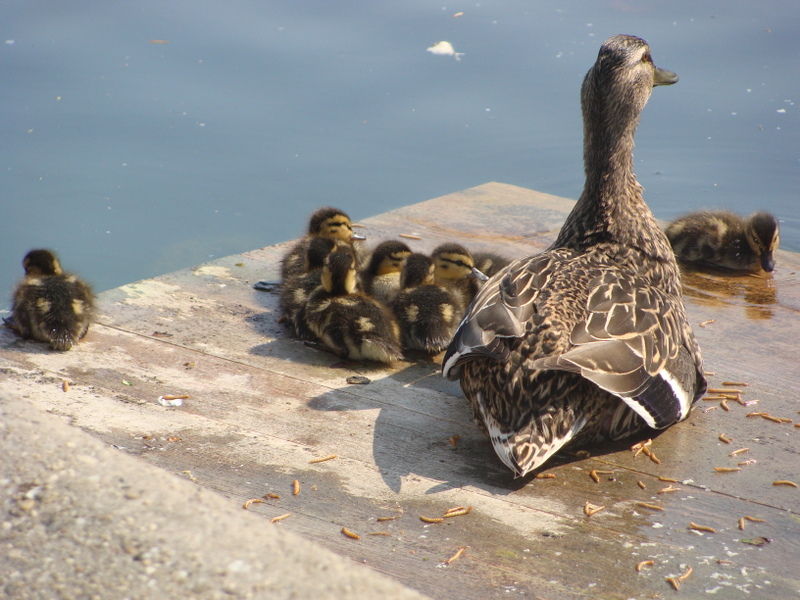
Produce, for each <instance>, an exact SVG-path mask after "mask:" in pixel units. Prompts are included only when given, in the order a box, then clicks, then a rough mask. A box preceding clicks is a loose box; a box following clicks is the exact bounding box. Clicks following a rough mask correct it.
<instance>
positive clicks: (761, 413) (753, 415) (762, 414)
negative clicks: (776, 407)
mask: <svg viewBox="0 0 800 600" xmlns="http://www.w3.org/2000/svg"><path fill="white" fill-rule="evenodd" d="M766 414H767V413H763V412H751V413H747V415H745V416H747V417H762V416H764V415H766Z"/></svg>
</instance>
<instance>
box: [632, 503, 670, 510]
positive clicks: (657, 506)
mask: <svg viewBox="0 0 800 600" xmlns="http://www.w3.org/2000/svg"><path fill="white" fill-rule="evenodd" d="M634 504H635V505H636V506H641V507H642V508H649V509H650V510H664V509H663V508H662V507H660V506H659V505H658V504H650V503H648V502H634Z"/></svg>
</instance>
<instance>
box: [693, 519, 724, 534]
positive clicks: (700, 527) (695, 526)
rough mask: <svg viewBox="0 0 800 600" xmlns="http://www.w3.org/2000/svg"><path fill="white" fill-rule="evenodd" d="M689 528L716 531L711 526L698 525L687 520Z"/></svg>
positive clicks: (709, 531)
mask: <svg viewBox="0 0 800 600" xmlns="http://www.w3.org/2000/svg"><path fill="white" fill-rule="evenodd" d="M689 529H694V530H695V531H707V532H708V533H717V530H716V529H714V528H713V527H708V526H706V525H698V524H697V523H692V522H691V521H689Z"/></svg>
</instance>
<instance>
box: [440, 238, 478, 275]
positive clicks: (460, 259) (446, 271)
mask: <svg viewBox="0 0 800 600" xmlns="http://www.w3.org/2000/svg"><path fill="white" fill-rule="evenodd" d="M431 258H432V259H433V264H434V272H435V274H436V279H438V280H442V281H445V280H450V281H453V280H459V279H466V278H467V277H474V278H476V279H477V280H479V281H486V280H487V279H489V278H488V277H487V276H486V275H484V274H483V273H481V272H480V271H479V270H478V269H477V268H476V267H475V261H474V260H473V258H472V254H470V252H469V250H467V249H466V248H464V246H461V245H459V244H452V243H448V244H442V245H441V246H438V247H437V248H435V249H434V251H433V252H432V253H431Z"/></svg>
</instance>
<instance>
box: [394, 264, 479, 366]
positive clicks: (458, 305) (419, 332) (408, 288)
mask: <svg viewBox="0 0 800 600" xmlns="http://www.w3.org/2000/svg"><path fill="white" fill-rule="evenodd" d="M434 269H435V265H434V263H433V259H431V258H430V257H428V256H425V255H424V254H411V255H410V256H409V257H408V258H407V259H406V264H405V266H404V267H403V273H402V275H401V278H400V287H401V290H400V292H399V293H398V294H397V296H396V297H395V299H394V300H393V301H392V303H391V304H390V306H389V308H391V309H392V312H393V313H394V315H395V317H397V320H398V322H399V323H400V331H401V339H402V343H403V348H405V349H407V350H422V351H424V352H428V353H430V354H438V353H439V352H441V351H442V350H444V349H445V348H446V347H447V344H449V343H450V340H451V339H453V334H454V333H455V332H456V328H457V327H458V324H459V322H460V321H461V318H462V317H463V316H464V310H465V309H466V306H465V305H464V303H463V300H462V298H461V295H460V294H458V293H455V292H454V291H452V290H449V289H447V288H446V287H444V286H441V285H436V283H434Z"/></svg>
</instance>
